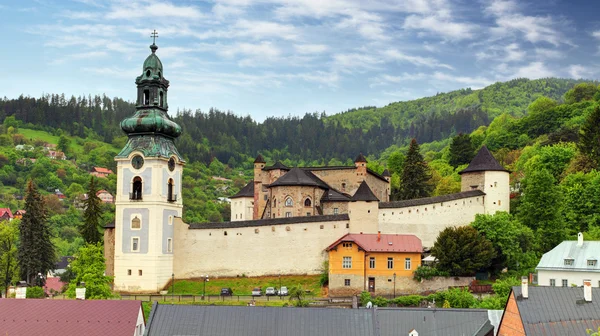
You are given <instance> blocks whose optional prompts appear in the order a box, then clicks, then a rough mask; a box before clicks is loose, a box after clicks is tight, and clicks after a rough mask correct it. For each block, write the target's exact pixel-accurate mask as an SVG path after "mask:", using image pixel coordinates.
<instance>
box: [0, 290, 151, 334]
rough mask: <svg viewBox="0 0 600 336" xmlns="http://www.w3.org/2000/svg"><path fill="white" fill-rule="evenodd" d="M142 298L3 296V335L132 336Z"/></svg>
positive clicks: (0, 312)
mask: <svg viewBox="0 0 600 336" xmlns="http://www.w3.org/2000/svg"><path fill="white" fill-rule="evenodd" d="M141 305H142V303H141V301H130V300H49V299H0V335H11V336H25V335H48V336H52V335H87V336H96V335H97V336H100V335H102V336H104V335H111V336H121V335H123V336H125V335H127V336H131V335H133V334H134V332H135V327H136V323H137V319H138V314H139V311H140V309H141Z"/></svg>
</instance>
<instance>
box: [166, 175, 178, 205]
mask: <svg viewBox="0 0 600 336" xmlns="http://www.w3.org/2000/svg"><path fill="white" fill-rule="evenodd" d="M176 200H177V195H173V179H172V178H170V179H169V182H168V183H167V201H169V202H175V201H176Z"/></svg>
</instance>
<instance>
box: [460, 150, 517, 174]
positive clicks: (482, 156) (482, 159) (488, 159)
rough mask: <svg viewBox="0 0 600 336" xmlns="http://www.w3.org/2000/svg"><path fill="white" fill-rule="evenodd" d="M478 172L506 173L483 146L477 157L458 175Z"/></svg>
mask: <svg viewBox="0 0 600 336" xmlns="http://www.w3.org/2000/svg"><path fill="white" fill-rule="evenodd" d="M478 171H505V172H508V170H506V169H505V168H504V167H502V165H501V164H500V163H499V162H498V161H497V160H496V159H495V158H494V156H493V155H492V153H490V151H489V150H488V149H487V147H486V146H485V145H483V146H482V147H481V149H479V152H477V155H475V157H474V158H473V160H471V163H469V166H468V167H467V168H465V169H463V170H462V171H460V172H459V174H464V173H471V172H478Z"/></svg>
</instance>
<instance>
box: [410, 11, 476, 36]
mask: <svg viewBox="0 0 600 336" xmlns="http://www.w3.org/2000/svg"><path fill="white" fill-rule="evenodd" d="M403 28H404V29H414V30H421V31H427V32H431V33H434V34H436V35H439V36H441V37H444V38H448V39H451V40H464V39H470V38H472V37H473V35H474V30H475V26H474V25H472V24H470V23H463V22H454V21H452V20H451V19H449V18H446V17H444V16H441V15H429V16H422V15H409V16H408V17H407V18H406V20H404V25H403Z"/></svg>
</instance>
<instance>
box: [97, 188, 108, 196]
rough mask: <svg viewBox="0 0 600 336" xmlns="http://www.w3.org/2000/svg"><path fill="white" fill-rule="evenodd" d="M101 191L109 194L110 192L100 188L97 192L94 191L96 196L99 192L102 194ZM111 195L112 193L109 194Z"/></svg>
mask: <svg viewBox="0 0 600 336" xmlns="http://www.w3.org/2000/svg"><path fill="white" fill-rule="evenodd" d="M102 193H107V194H109V195H111V194H110V193H109V192H108V191H106V190H104V189H102V190H98V192H97V193H96V196H98V195H100V194H102ZM111 196H112V195H111Z"/></svg>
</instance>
